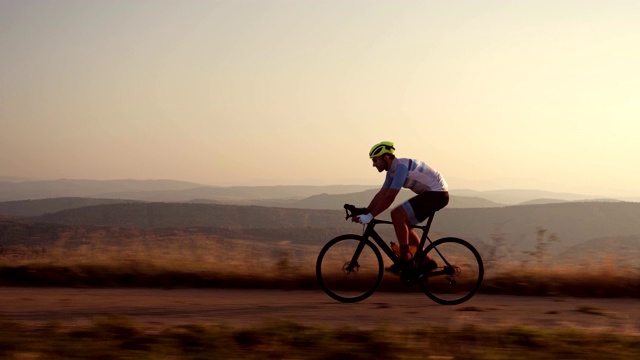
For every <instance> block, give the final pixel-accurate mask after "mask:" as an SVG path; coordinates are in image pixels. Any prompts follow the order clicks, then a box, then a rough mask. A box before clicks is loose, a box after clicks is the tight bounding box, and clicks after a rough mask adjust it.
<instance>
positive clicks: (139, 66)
mask: <svg viewBox="0 0 640 360" xmlns="http://www.w3.org/2000/svg"><path fill="white" fill-rule="evenodd" d="M639 19H640V1H636V0H628V1H621V0H607V1H604V0H598V1H593V0H576V1H563V0H555V1H546V0H535V1H534V0H531V1H482V0H473V1H471V0H467V1H464V0H463V1H451V0H449V1H365V0H361V1H346V0H334V1H310V0H299V1H285V0H280V1H269V0H260V1H240V0H239V1H213V0H203V1H193V0H182V1H173V0H172V1H164V0H155V1H134V0H127V1H119V0H117V1H114V0H109V1H107V0H104V1H97V0H77V1H68V0H57V1H49V0H46V1H45V0H42V1H35V0H0V51H1V54H2V56H0V122H1V125H2V127H1V129H2V130H1V131H0V176H7V177H17V178H27V179H58V178H69V179H174V180H185V181H192V182H197V183H202V184H208V185H224V186H228V185H292V184H295V185H307V184H311V185H327V184H363V185H364V184H372V185H375V184H381V183H382V181H383V175H382V174H379V173H378V172H377V171H376V170H375V169H374V168H373V167H372V166H371V161H370V160H369V159H368V156H367V152H368V151H369V149H370V147H371V146H372V145H373V144H374V143H377V142H379V141H383V140H388V141H394V142H395V143H396V147H397V151H396V154H397V155H398V156H400V157H414V158H419V159H422V160H424V161H426V162H427V163H429V164H430V165H432V166H433V167H435V168H437V169H438V170H440V171H441V172H442V173H443V175H444V176H445V178H446V179H447V180H448V182H449V185H450V187H451V188H453V189H455V188H473V189H476V190H486V189H500V188H534V189H542V190H551V191H562V192H574V193H584V194H595V195H603V196H636V197H637V196H640V161H639V160H638V158H639V155H640V21H639Z"/></svg>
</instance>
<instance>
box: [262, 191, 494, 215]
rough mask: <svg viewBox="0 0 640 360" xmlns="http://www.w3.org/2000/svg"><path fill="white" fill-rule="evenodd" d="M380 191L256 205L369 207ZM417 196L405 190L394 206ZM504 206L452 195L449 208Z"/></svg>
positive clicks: (329, 208) (331, 207) (336, 207)
mask: <svg viewBox="0 0 640 360" xmlns="http://www.w3.org/2000/svg"><path fill="white" fill-rule="evenodd" d="M377 191H378V189H369V190H366V191H362V192H357V193H348V194H319V195H314V196H310V197H307V198H305V199H302V200H297V201H290V202H286V203H282V202H280V203H278V202H276V201H269V200H267V201H261V202H254V204H256V205H262V206H282V207H290V208H298V209H325V210H331V209H340V208H342V206H343V205H344V204H354V205H356V206H363V207H364V206H367V205H368V204H369V202H371V199H373V197H374V195H375V194H376V192H377ZM413 196H415V194H414V193H413V192H411V191H408V190H405V191H400V193H399V194H398V197H397V198H396V200H395V201H394V205H399V204H400V203H402V202H404V201H406V200H408V199H409V198H411V197H413ZM497 206H504V205H503V204H498V203H495V202H493V201H489V200H486V199H483V198H479V197H468V196H456V195H452V196H451V199H450V202H449V205H448V207H449V208H472V207H478V208H480V207H497Z"/></svg>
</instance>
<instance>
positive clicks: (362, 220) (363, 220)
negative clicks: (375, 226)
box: [358, 214, 373, 224]
mask: <svg viewBox="0 0 640 360" xmlns="http://www.w3.org/2000/svg"><path fill="white" fill-rule="evenodd" d="M371 220H373V215H371V214H364V215H358V222H359V223H362V224H368V223H369V221H371Z"/></svg>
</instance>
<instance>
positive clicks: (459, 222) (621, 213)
mask: <svg viewBox="0 0 640 360" xmlns="http://www.w3.org/2000/svg"><path fill="white" fill-rule="evenodd" d="M639 213H640V203H625V202H616V203H610V202H569V203H560V204H545V205H520V206H508V207H496V208H482V209H480V208H473V209H453V208H451V209H450V208H445V209H444V210H442V211H440V212H438V213H437V214H436V217H435V220H434V223H433V227H432V231H434V232H436V233H437V234H439V235H443V234H448V235H453V236H457V237H462V238H466V239H468V240H470V241H472V242H473V243H475V244H479V246H484V247H488V246H492V244H497V243H502V245H500V250H501V251H503V252H509V253H513V254H521V253H523V252H524V251H531V250H532V249H533V248H534V247H535V243H536V236H537V232H538V229H540V228H541V229H545V230H546V235H547V236H550V235H552V234H553V235H555V236H557V237H558V238H559V242H557V243H554V244H552V246H551V247H550V249H549V251H550V252H559V251H563V250H566V249H568V248H570V247H572V246H575V245H578V244H581V243H584V242H586V241H589V240H592V239H596V238H602V237H607V236H637V235H640V222H638V221H636V218H637V214H639ZM381 218H385V216H384V215H383V216H381ZM387 218H388V217H387ZM32 221H37V222H46V223H55V224H66V225H84V226H111V227H129V228H147V229H153V228H189V227H209V228H226V229H243V230H253V231H255V232H256V233H259V232H260V231H267V230H268V231H273V230H274V229H287V231H288V233H289V234H290V236H289V237H288V238H287V239H288V240H293V241H302V242H304V239H305V237H306V236H308V233H309V232H314V231H316V230H318V231H320V229H327V228H329V229H336V228H341V229H344V228H347V229H350V231H349V232H352V233H360V232H361V231H362V227H361V226H360V225H357V224H352V223H350V222H345V221H344V211H343V210H313V209H289V208H269V207H261V206H237V205H219V204H185V203H129V204H110V205H97V206H90V207H84V208H78V209H70V210H64V211H60V212H57V213H53V214H46V215H42V216H39V217H34V218H32ZM390 228H391V227H381V229H382V230H384V231H385V234H387V235H388V236H392V234H393V232H392V230H391V229H390ZM296 229H297V230H296ZM294 230H295V231H294ZM298 230H299V231H298ZM434 237H435V236H434ZM390 239H392V238H390Z"/></svg>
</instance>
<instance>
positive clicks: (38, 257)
mask: <svg viewBox="0 0 640 360" xmlns="http://www.w3.org/2000/svg"><path fill="white" fill-rule="evenodd" d="M99 240H100V241H96V240H95V239H94V240H93V241H87V242H85V243H82V242H78V241H74V242H73V243H65V242H58V243H56V244H54V246H50V247H47V248H45V247H26V246H0V286H59V287H162V288H255V289H260V288H265V289H300V290H304V289H319V287H318V284H317V281H316V278H315V262H316V256H317V254H318V252H319V250H320V248H319V247H318V246H300V245H293V244H291V243H290V242H286V241H283V242H264V241H251V240H246V239H224V238H218V237H206V236H184V234H180V235H176V236H175V237H173V236H164V237H161V238H134V239H127V238H120V237H118V238H115V239H114V238H105V239H99ZM532 256H533V255H532ZM485 270H486V272H485V281H484V283H483V286H482V287H481V289H480V292H481V293H485V294H504V295H532V296H574V297H634V298H640V269H638V268H636V267H631V266H621V265H620V263H619V262H617V261H616V259H614V258H608V259H605V260H604V261H603V260H599V261H597V262H593V263H589V262H583V263H581V264H578V265H576V264H566V265H562V264H560V265H553V266H545V264H544V262H542V261H532V262H527V263H526V264H525V263H522V262H520V263H517V262H507V261H499V260H498V261H496V260H495V258H493V257H492V258H491V259H485ZM379 291H419V289H418V288H417V287H413V288H408V287H405V286H404V285H402V284H401V283H400V281H399V279H398V277H396V276H393V275H391V274H385V277H384V280H383V282H382V284H381V286H380V288H379Z"/></svg>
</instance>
